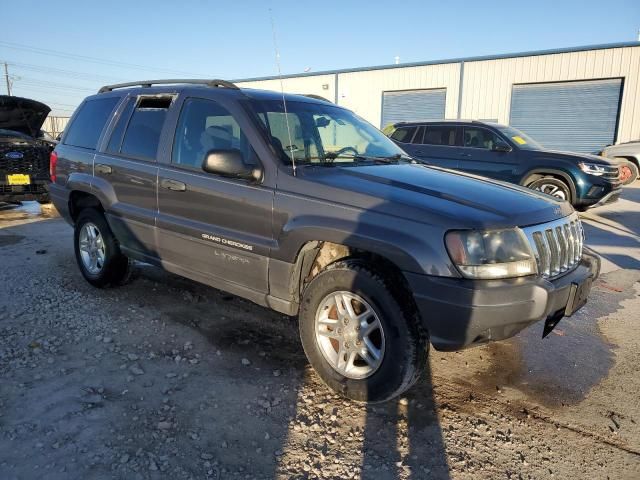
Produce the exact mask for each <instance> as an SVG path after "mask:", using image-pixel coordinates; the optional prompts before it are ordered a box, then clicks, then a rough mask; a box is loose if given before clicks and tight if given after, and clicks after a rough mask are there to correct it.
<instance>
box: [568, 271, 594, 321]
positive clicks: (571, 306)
mask: <svg viewBox="0 0 640 480" xmlns="http://www.w3.org/2000/svg"><path fill="white" fill-rule="evenodd" d="M592 283H593V278H592V277H589V278H587V279H586V280H585V281H584V282H582V283H579V284H578V283H572V284H571V291H570V292H569V300H568V302H567V306H566V308H565V310H564V314H565V316H566V317H570V316H571V315H573V314H574V313H576V312H577V311H578V310H580V309H581V308H582V307H583V306H584V304H585V303H587V298H589V293H590V292H591V284H592Z"/></svg>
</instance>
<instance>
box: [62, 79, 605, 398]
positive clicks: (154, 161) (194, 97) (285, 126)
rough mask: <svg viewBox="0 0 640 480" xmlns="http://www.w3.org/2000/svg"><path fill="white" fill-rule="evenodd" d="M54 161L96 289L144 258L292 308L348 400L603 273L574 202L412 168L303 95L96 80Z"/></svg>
mask: <svg viewBox="0 0 640 480" xmlns="http://www.w3.org/2000/svg"><path fill="white" fill-rule="evenodd" d="M165 84H170V85H165ZM285 102H286V103H285ZM51 161H52V167H51V170H52V178H53V179H54V180H53V183H52V185H51V196H52V199H53V202H54V203H55V205H56V207H57V209H58V210H59V211H60V212H61V214H62V215H63V216H64V218H66V220H67V221H68V222H69V223H70V224H71V225H73V227H74V248H75V253H76V259H77V261H78V265H79V268H80V271H81V272H82V274H83V276H84V277H85V279H86V280H87V281H88V282H90V283H91V284H92V285H95V286H97V287H105V286H115V285H119V284H121V283H123V282H124V281H125V280H126V279H127V278H128V271H129V268H130V267H129V259H138V260H141V261H144V262H147V263H151V264H154V265H157V266H160V267H162V268H164V269H166V270H168V271H170V272H174V273H177V274H178V275H182V276H184V277H187V278H190V279H193V280H196V281H198V282H202V283H205V284H208V285H211V286H213V287H216V288H219V289H222V290H225V291H228V292H230V293H233V294H236V295H239V296H241V297H244V298H246V299H249V300H251V301H253V302H255V303H257V304H259V305H263V306H266V307H269V308H272V309H274V310H277V311H278V312H282V313H285V314H287V315H294V316H296V315H297V316H298V320H299V326H300V336H301V339H302V344H303V347H304V350H305V352H306V354H307V357H308V358H309V361H310V362H311V364H312V365H313V367H314V368H315V369H316V370H317V371H318V373H319V375H320V376H321V377H322V378H323V380H324V381H325V382H326V383H327V384H328V385H329V386H330V387H331V388H333V389H335V390H336V391H338V392H340V393H341V394H343V395H346V396H347V397H350V398H353V399H356V400H363V401H364V400H369V401H381V400H385V399H388V398H391V397H393V396H395V395H398V394H400V393H401V392H403V391H404V390H406V389H407V388H409V387H410V386H411V385H412V384H413V383H414V382H415V381H416V379H417V378H418V376H419V375H420V373H421V370H422V368H423V366H424V364H425V361H426V357H427V352H428V345H429V344H432V345H433V346H434V347H435V348H437V349H442V350H456V349H461V348H465V347H468V346H471V345H478V344H481V343H484V342H488V341H493V340H501V339H505V338H508V337H511V336H513V335H515V334H516V333H517V332H519V331H520V330H522V329H523V328H525V327H527V326H529V325H531V324H533V323H536V322H538V321H544V333H548V332H549V331H550V330H551V329H552V328H553V327H554V326H555V324H556V323H557V322H558V321H559V320H560V319H561V318H562V317H563V316H565V315H571V314H573V313H574V312H575V311H576V310H577V309H579V308H580V307H582V305H584V303H585V302H586V301H587V296H588V294H589V291H590V286H591V282H592V281H593V279H594V278H595V277H596V276H597V275H598V272H599V261H598V259H597V257H595V256H593V255H591V254H589V253H587V250H586V249H585V248H584V246H583V231H582V226H581V223H580V220H579V219H578V217H577V215H576V213H575V212H574V210H573V209H572V208H571V206H570V205H569V204H568V203H566V202H561V201H558V200H557V199H555V198H553V197H550V196H547V195H542V194H540V193H538V192H534V191H532V190H529V189H526V188H523V187H519V186H516V185H509V184H505V183H502V182H496V181H492V180H478V179H476V178H475V177H473V176H471V175H467V174H464V173H452V172H448V171H445V170H443V169H437V168H432V167H429V166H425V165H423V164H420V163H418V162H415V161H413V160H411V159H410V158H408V157H406V156H405V154H404V153H403V152H402V150H401V149H400V148H399V147H398V146H396V145H395V144H394V143H393V142H392V141H391V140H389V139H388V138H387V137H385V136H384V135H383V134H382V132H380V131H379V130H378V129H376V128H375V127H373V126H372V125H370V124H368V123H367V122H365V121H364V120H362V119H361V118H360V117H358V116H357V115H355V114H354V113H353V112H351V111H349V110H346V109H344V108H341V107H338V106H336V105H333V104H331V103H329V102H327V101H323V100H318V99H313V98H308V97H305V96H298V95H288V94H287V95H284V96H283V94H282V93H276V92H267V91H260V90H250V89H239V88H238V87H236V86H235V85H233V84H231V83H229V82H225V81H221V80H211V81H185V80H180V81H177V80H173V81H170V80H166V81H145V82H140V83H135V84H123V85H113V86H108V87H103V88H102V89H101V90H100V92H99V93H98V94H97V95H93V96H90V97H88V98H87V99H86V100H85V101H84V102H83V103H82V105H80V107H79V108H78V110H77V111H76V113H75V114H74V115H73V117H72V118H71V121H70V123H69V126H68V127H67V129H66V130H65V133H64V135H63V137H62V139H61V142H60V143H59V144H58V146H57V147H56V149H55V151H54V152H53V154H52V155H51ZM540 327H542V325H540Z"/></svg>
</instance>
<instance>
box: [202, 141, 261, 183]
mask: <svg viewBox="0 0 640 480" xmlns="http://www.w3.org/2000/svg"><path fill="white" fill-rule="evenodd" d="M202 169H203V170H204V171H205V172H207V173H215V174H216V175H222V176H225V177H236V178H244V179H247V180H254V181H256V182H257V181H259V180H260V179H261V178H262V169H260V168H259V167H251V166H249V165H246V164H245V163H244V159H243V158H242V152H240V150H238V149H237V148H229V149H219V150H209V151H208V152H207V154H206V155H205V157H204V160H203V161H202Z"/></svg>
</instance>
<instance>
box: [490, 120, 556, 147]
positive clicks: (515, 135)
mask: <svg viewBox="0 0 640 480" xmlns="http://www.w3.org/2000/svg"><path fill="white" fill-rule="evenodd" d="M496 128H497V129H498V130H500V133H502V134H503V135H505V136H506V137H507V138H509V139H510V140H511V141H512V142H513V143H515V144H516V145H517V146H518V147H519V148H521V149H523V150H544V147H543V146H542V145H541V144H539V143H538V142H536V141H535V140H534V139H533V138H531V137H530V136H529V135H527V134H526V133H524V132H522V131H520V130H518V129H517V128H513V127H508V126H506V125H496Z"/></svg>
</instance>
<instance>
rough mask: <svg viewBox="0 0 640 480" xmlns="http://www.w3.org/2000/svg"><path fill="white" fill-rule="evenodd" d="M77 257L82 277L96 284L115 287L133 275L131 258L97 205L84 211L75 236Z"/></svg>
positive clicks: (77, 223) (96, 285)
mask: <svg viewBox="0 0 640 480" xmlns="http://www.w3.org/2000/svg"><path fill="white" fill-rule="evenodd" d="M73 240H74V242H73V243H74V250H75V253H76V260H77V262H78V266H79V267H80V271H81V272H82V276H84V278H85V279H86V280H87V282H89V283H90V284H91V285H93V286H94V287H107V286H115V285H119V284H122V283H124V282H125V281H126V280H127V278H129V273H130V265H129V259H128V258H127V257H126V256H124V255H123V254H122V252H121V251H120V246H119V245H118V241H117V240H116V238H115V236H114V235H113V232H111V229H110V228H109V224H108V223H107V221H106V220H105V218H104V215H103V214H102V213H101V212H99V211H98V210H95V209H93V208H87V209H84V210H82V211H81V212H80V215H79V216H78V219H77V221H76V224H75V230H74V235H73Z"/></svg>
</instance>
